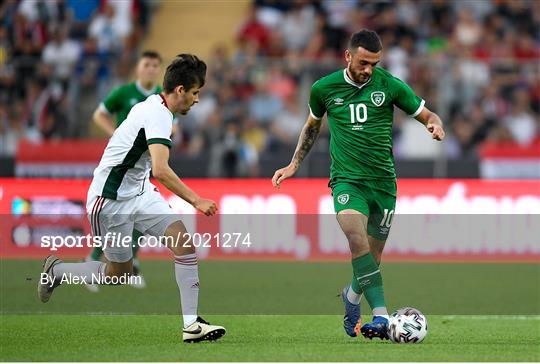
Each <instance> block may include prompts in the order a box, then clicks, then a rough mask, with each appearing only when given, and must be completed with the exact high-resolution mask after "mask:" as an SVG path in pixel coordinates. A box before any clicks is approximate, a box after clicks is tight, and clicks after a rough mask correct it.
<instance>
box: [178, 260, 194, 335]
mask: <svg viewBox="0 0 540 364" xmlns="http://www.w3.org/2000/svg"><path fill="white" fill-rule="evenodd" d="M174 272H175V275H176V283H177V284H178V288H179V289H180V302H181V303H182V316H183V319H184V328H187V327H189V326H190V325H191V324H193V323H194V322H195V321H196V320H197V306H198V304H199V266H198V265H197V254H187V255H175V256H174Z"/></svg>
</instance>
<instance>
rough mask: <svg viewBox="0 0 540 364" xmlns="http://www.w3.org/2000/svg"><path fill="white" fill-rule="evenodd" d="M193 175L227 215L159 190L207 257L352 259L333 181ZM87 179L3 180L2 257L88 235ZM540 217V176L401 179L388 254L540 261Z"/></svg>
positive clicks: (30, 253)
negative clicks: (277, 183)
mask: <svg viewBox="0 0 540 364" xmlns="http://www.w3.org/2000/svg"><path fill="white" fill-rule="evenodd" d="M185 182H186V183H187V184H188V185H189V186H190V187H191V188H193V189H194V190H196V191H197V192H198V193H199V194H200V195H201V196H204V197H207V198H211V199H213V200H215V201H216V202H217V203H218V206H219V214H218V215H217V216H215V217H212V218H208V217H205V216H203V215H201V214H197V213H196V212H195V211H194V209H193V208H192V207H191V206H190V205H188V204H187V203H185V202H184V201H182V200H181V199H180V198H178V197H176V196H174V195H172V194H171V193H170V192H168V191H167V190H166V189H165V188H163V187H160V190H161V193H162V195H163V196H164V198H165V199H166V200H167V201H168V202H169V204H170V206H171V208H172V209H173V210H174V211H175V212H176V213H178V214H179V215H181V216H182V220H183V221H184V223H185V225H186V227H187V228H188V231H189V232H190V233H191V234H193V242H194V243H196V244H198V245H199V249H198V254H199V255H200V257H201V259H249V260H254V259H279V260H343V259H347V258H348V256H349V255H348V246H347V242H346V240H345V238H344V236H343V234H342V233H341V231H340V230H339V227H338V225H337V223H336V221H335V216H334V214H333V202H332V197H331V195H330V189H329V188H328V187H327V180H324V179H291V180H287V181H285V182H284V183H283V185H282V187H281V189H279V190H278V189H275V188H273V187H272V185H271V182H270V180H267V179H235V180H228V179H191V180H185ZM89 184H90V181H89V180H57V179H54V180H52V179H0V213H1V214H2V222H1V223H0V257H2V258H30V257H34V258H37V257H43V256H45V255H47V254H50V247H49V248H45V247H43V246H42V245H43V241H44V240H43V237H44V236H49V237H51V236H66V235H73V236H81V237H83V236H86V235H87V234H90V226H89V224H88V221H87V218H86V215H85V214H86V211H85V202H86V201H85V200H86V193H87V188H88V186H89ZM539 214H540V182H538V181H536V180H512V181H511V180H498V181H493V180H491V181H483V180H414V179H404V180H400V181H398V201H397V206H396V211H395V214H394V219H393V220H394V222H393V223H392V230H391V233H390V237H389V239H388V242H387V247H386V250H385V258H386V259H387V260H437V261H440V260H445V261H539V260H540V238H538V237H539V236H540V233H538V231H537V230H538V229H539V227H538V226H539V225H540V224H538V217H539V216H540V215H539ZM505 226H507V227H505ZM204 234H206V235H204ZM195 238H197V239H198V240H197V241H195ZM225 240H227V241H228V243H227V244H225ZM83 242H84V240H83ZM79 243H80V242H79ZM81 244H82V245H81ZM88 250H89V248H88V246H86V245H85V243H80V244H75V246H74V247H66V246H63V247H59V248H58V250H56V251H54V253H55V254H58V255H59V256H62V257H70V258H80V257H82V256H84V255H85V254H86V253H87V252H88ZM141 255H142V256H143V257H145V256H146V257H157V258H160V257H169V253H168V251H167V250H166V249H165V248H163V247H160V246H154V245H152V244H151V242H150V241H146V245H144V246H143V247H142V248H141Z"/></svg>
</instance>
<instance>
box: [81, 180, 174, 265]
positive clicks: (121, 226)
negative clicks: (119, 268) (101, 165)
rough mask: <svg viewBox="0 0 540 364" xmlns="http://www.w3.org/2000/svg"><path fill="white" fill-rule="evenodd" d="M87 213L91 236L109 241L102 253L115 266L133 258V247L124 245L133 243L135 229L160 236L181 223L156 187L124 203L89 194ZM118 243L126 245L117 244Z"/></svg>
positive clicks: (151, 186) (151, 187) (150, 187)
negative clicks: (172, 225) (176, 223)
mask: <svg viewBox="0 0 540 364" xmlns="http://www.w3.org/2000/svg"><path fill="white" fill-rule="evenodd" d="M86 212H87V214H88V219H89V220H90V227H91V228H92V235H93V236H95V237H96V236H99V237H101V239H102V241H104V242H105V237H107V238H108V239H109V241H107V242H106V244H107V245H106V246H105V247H104V249H103V253H104V254H105V257H106V258H107V259H108V260H109V261H111V262H115V263H123V262H127V261H129V260H130V259H131V258H132V257H133V253H132V248H131V245H129V246H125V245H128V244H127V243H129V244H131V243H132V241H131V236H132V234H133V229H136V230H138V231H140V232H141V233H143V234H149V235H153V236H156V237H161V236H163V235H164V234H165V230H166V229H167V227H169V226H170V225H171V224H172V223H173V222H176V221H180V217H179V216H178V215H176V214H174V213H173V211H172V209H171V208H170V206H169V205H168V204H167V202H165V199H164V198H163V197H162V196H161V194H160V193H159V192H158V190H157V188H155V186H153V185H150V186H149V188H147V189H145V191H144V192H143V193H142V194H140V195H138V196H136V197H134V198H132V199H129V200H123V201H117V200H110V199H107V198H103V197H101V196H96V195H93V194H92V195H90V194H89V195H88V200H87V202H86ZM107 233H109V234H108V235H107ZM126 237H129V238H126ZM118 238H119V239H118ZM111 239H112V241H111ZM115 239H116V240H115ZM122 239H126V240H122ZM118 240H120V242H124V244H123V245H121V244H117V242H118ZM134 243H135V244H136V243H137V242H134Z"/></svg>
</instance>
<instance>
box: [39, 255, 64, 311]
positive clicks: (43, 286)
mask: <svg viewBox="0 0 540 364" xmlns="http://www.w3.org/2000/svg"><path fill="white" fill-rule="evenodd" d="M58 263H62V261H61V260H60V259H58V258H57V257H55V256H54V255H49V256H48V257H47V258H45V261H44V262H43V271H42V272H41V276H40V278H39V280H38V287H37V291H38V297H39V299H40V301H41V302H43V303H45V302H47V301H49V298H51V295H52V293H53V291H54V289H55V288H56V287H58V286H59V285H60V280H58V279H56V278H54V276H53V274H52V269H53V267H54V266H55V265H57V264H58Z"/></svg>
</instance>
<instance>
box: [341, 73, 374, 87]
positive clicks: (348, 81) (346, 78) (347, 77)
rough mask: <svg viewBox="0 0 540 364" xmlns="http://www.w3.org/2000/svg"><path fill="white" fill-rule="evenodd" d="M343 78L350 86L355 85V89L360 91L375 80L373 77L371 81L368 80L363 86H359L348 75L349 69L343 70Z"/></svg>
mask: <svg viewBox="0 0 540 364" xmlns="http://www.w3.org/2000/svg"><path fill="white" fill-rule="evenodd" d="M343 77H344V78H345V82H347V83H348V84H350V85H353V86H354V87H358V88H359V89H361V88H362V87H364V86H365V85H367V84H368V83H370V82H371V79H372V78H373V77H370V78H369V80H367V81H366V82H364V83H363V84H358V83H356V82H354V81H353V80H351V79H350V78H349V75H348V74H347V69H346V68H344V69H343Z"/></svg>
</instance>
